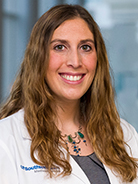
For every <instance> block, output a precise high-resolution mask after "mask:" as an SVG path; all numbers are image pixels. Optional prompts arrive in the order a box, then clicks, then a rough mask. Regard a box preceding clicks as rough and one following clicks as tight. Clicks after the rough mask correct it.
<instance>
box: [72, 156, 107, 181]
mask: <svg viewBox="0 0 138 184" xmlns="http://www.w3.org/2000/svg"><path fill="white" fill-rule="evenodd" d="M72 157H73V158H74V160H75V161H76V162H77V163H78V164H79V166H80V167H81V168H82V170H83V171H84V172H85V174H86V176H87V177H88V179H89V181H90V183H91V184H110V181H109V178H108V175H107V173H106V171H105V169H104V166H103V164H102V162H100V160H99V159H98V158H97V157H96V154H95V153H92V154H91V155H88V156H74V155H72Z"/></svg>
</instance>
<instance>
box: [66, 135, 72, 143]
mask: <svg viewBox="0 0 138 184" xmlns="http://www.w3.org/2000/svg"><path fill="white" fill-rule="evenodd" d="M67 138H68V142H70V143H72V141H73V139H72V138H71V136H70V135H68V137H67Z"/></svg>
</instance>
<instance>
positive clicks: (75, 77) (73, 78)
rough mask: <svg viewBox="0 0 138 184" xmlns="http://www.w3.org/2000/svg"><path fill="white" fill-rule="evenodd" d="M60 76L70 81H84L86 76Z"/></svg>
mask: <svg viewBox="0 0 138 184" xmlns="http://www.w3.org/2000/svg"><path fill="white" fill-rule="evenodd" d="M60 76H61V77H62V78H64V79H66V80H68V81H79V80H80V79H82V77H83V76H84V74H80V75H68V74H60Z"/></svg>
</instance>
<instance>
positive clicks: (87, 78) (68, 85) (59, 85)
mask: <svg viewBox="0 0 138 184" xmlns="http://www.w3.org/2000/svg"><path fill="white" fill-rule="evenodd" d="M96 65H97V54H96V50H95V46H94V37H93V34H92V33H91V31H90V29H89V28H88V25H87V23H86V22H85V21H84V20H83V19H81V18H76V19H73V20H67V21H65V22H63V23H62V24H61V25H60V26H59V27H58V28H57V29H56V30H55V31H54V33H53V36H52V39H51V43H50V58H49V64H48V68H47V71H46V81H47V84H48V86H49V87H50V89H51V90H52V91H53V93H54V95H55V97H56V99H57V100H62V101H65V100H79V99H80V98H81V97H82V96H83V95H84V94H85V93H86V91H87V90H88V88H89V87H90V85H91V83H92V81H93V78H94V75H95V71H96Z"/></svg>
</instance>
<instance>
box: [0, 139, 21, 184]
mask: <svg viewBox="0 0 138 184" xmlns="http://www.w3.org/2000/svg"><path fill="white" fill-rule="evenodd" d="M0 184H19V182H18V175H17V170H16V165H15V163H14V159H13V157H12V155H11V153H10V150H9V149H8V145H6V144H5V143H4V142H3V141H2V140H0Z"/></svg>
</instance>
